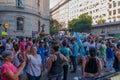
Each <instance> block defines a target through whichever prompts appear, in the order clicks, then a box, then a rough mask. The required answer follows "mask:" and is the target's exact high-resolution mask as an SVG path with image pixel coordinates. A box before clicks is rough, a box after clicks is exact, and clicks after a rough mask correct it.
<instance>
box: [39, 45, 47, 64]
mask: <svg viewBox="0 0 120 80" xmlns="http://www.w3.org/2000/svg"><path fill="white" fill-rule="evenodd" d="M37 50H38V51H37V53H38V54H39V55H40V56H41V58H42V64H45V60H44V58H45V56H46V57H47V56H48V51H47V49H45V48H44V47H40V46H39V47H38V49H37Z"/></svg>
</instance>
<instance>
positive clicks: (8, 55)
mask: <svg viewBox="0 0 120 80" xmlns="http://www.w3.org/2000/svg"><path fill="white" fill-rule="evenodd" d="M1 58H2V63H3V64H2V66H1V72H2V73H1V78H2V80H19V76H20V74H21V71H23V69H24V67H25V64H26V63H25V61H23V62H21V63H20V66H19V67H18V68H17V67H16V66H14V65H13V63H12V61H13V58H14V56H13V53H12V52H11V51H4V52H3V53H2V56H1Z"/></svg>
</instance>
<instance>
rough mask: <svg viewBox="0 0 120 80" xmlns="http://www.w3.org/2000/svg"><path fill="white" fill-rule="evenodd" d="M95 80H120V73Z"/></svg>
mask: <svg viewBox="0 0 120 80" xmlns="http://www.w3.org/2000/svg"><path fill="white" fill-rule="evenodd" d="M95 80H120V72H114V73H110V74H108V75H105V76H102V77H99V78H97V79H95Z"/></svg>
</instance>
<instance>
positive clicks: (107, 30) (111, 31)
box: [91, 21, 120, 36]
mask: <svg viewBox="0 0 120 80" xmlns="http://www.w3.org/2000/svg"><path fill="white" fill-rule="evenodd" d="M91 33H92V34H93V35H96V34H97V35H98V34H99V35H104V36H114V35H120V21H117V22H111V23H106V24H100V25H94V26H93V27H92V29H91Z"/></svg>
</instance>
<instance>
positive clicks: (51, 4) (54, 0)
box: [50, 0, 61, 8]
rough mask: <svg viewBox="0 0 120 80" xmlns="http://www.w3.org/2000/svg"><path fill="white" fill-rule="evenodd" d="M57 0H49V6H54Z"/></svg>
mask: <svg viewBox="0 0 120 80" xmlns="http://www.w3.org/2000/svg"><path fill="white" fill-rule="evenodd" d="M59 1H61V0H50V8H52V7H53V6H55V5H56V4H57V3H58V2H59Z"/></svg>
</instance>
